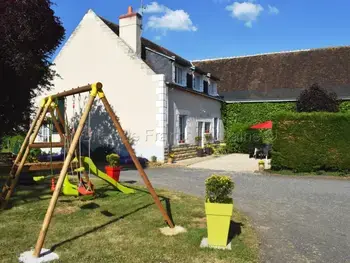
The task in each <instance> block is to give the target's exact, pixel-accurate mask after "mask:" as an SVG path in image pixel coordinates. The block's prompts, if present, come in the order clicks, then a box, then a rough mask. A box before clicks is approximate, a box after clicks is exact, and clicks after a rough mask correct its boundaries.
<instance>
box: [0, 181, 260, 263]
mask: <svg viewBox="0 0 350 263" xmlns="http://www.w3.org/2000/svg"><path fill="white" fill-rule="evenodd" d="M95 184H96V186H97V189H98V190H97V198H95V199H92V200H84V199H82V198H74V197H64V196H62V197H60V198H59V201H58V204H57V206H56V210H55V216H54V218H53V219H52V221H51V226H50V228H49V232H48V235H47V239H46V242H45V245H44V247H45V248H51V249H52V250H54V251H55V252H56V253H58V254H59V256H60V260H59V261H58V262H74V263H80V262H104V263H107V262H133V263H137V262H158V263H160V262H162V263H171V262H176V263H181V262H191V263H202V262H208V263H209V262H210V263H225V262H237V263H240V262H257V261H258V239H257V236H256V234H255V232H254V231H253V229H252V227H251V226H250V224H249V221H248V220H247V218H246V217H244V216H242V215H241V214H239V213H238V212H237V211H236V210H234V214H233V218H232V219H233V221H234V222H233V224H232V226H233V227H232V229H231V230H232V231H231V234H232V236H234V237H233V239H232V250H231V251H221V250H213V249H200V248H199V244H200V241H201V239H202V238H203V237H205V236H206V224H205V213H204V204H203V200H202V199H199V198H196V197H192V196H189V195H185V194H182V193H176V192H169V191H165V190H159V191H158V194H159V195H160V196H162V197H161V200H162V203H163V205H164V206H167V207H168V210H171V215H172V217H173V219H174V221H175V224H177V225H181V226H183V227H185V228H186V229H187V230H188V232H187V233H183V234H179V235H177V236H172V237H167V236H163V235H162V234H161V233H160V231H159V228H161V227H164V226H165V223H164V221H163V219H162V217H161V214H160V212H159V210H158V209H157V207H156V206H155V205H154V203H153V199H152V198H151V196H150V195H149V194H148V193H147V192H146V191H144V189H143V188H137V189H138V191H137V192H136V194H133V195H124V194H121V193H119V192H116V191H114V190H113V188H111V187H110V186H108V185H106V184H104V183H103V182H102V181H100V180H96V181H95ZM50 197H51V196H50V192H49V180H46V181H44V182H41V183H40V184H38V185H36V186H20V187H19V188H18V190H17V192H16V194H15V195H14V196H13V198H12V199H11V201H12V203H11V205H12V208H11V209H8V210H5V211H3V212H1V213H0V222H1V224H0V255H1V262H2V263H5V262H17V258H18V256H19V254H20V253H22V252H24V251H27V250H29V249H30V248H33V247H34V245H35V242H36V239H37V235H38V232H39V230H40V227H41V223H42V220H43V218H44V215H45V212H46V209H47V206H48V203H49V199H50ZM166 200H168V201H166ZM166 204H168V205H166Z"/></svg>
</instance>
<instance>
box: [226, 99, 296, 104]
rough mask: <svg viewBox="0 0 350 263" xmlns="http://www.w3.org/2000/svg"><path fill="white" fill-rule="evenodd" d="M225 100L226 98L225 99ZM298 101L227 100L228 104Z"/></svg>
mask: <svg viewBox="0 0 350 263" xmlns="http://www.w3.org/2000/svg"><path fill="white" fill-rule="evenodd" d="M224 100H225V98H224ZM296 101H297V100H296V99H278V100H271V99H269V100H225V102H226V103H257V102H260V103H261V102H296Z"/></svg>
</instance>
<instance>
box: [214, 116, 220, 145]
mask: <svg viewBox="0 0 350 263" xmlns="http://www.w3.org/2000/svg"><path fill="white" fill-rule="evenodd" d="M218 138H219V119H218V118H214V140H215V141H217V140H218Z"/></svg>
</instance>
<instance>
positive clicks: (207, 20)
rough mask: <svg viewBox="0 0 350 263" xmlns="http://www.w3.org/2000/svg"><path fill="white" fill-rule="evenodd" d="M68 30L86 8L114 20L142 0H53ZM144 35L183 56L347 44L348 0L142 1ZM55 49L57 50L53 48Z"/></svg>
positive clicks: (349, 40)
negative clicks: (143, 7)
mask: <svg viewBox="0 0 350 263" xmlns="http://www.w3.org/2000/svg"><path fill="white" fill-rule="evenodd" d="M54 2H55V3H56V5H55V6H53V9H54V10H55V13H56V15H57V16H59V17H60V18H61V20H62V22H63V25H64V27H65V28H66V38H68V37H69V35H70V34H71V33H72V31H73V30H74V28H75V27H76V26H77V25H78V23H79V22H80V20H81V19H82V17H83V16H84V14H85V13H86V12H87V10H88V9H90V8H91V9H93V10H94V11H95V12H96V13H97V14H98V15H100V16H103V17H105V18H107V19H109V20H111V21H113V22H115V23H118V17H119V16H120V15H121V14H124V13H126V11H127V7H128V6H129V5H132V6H133V7H134V8H136V9H137V8H139V7H140V6H141V0H100V1H98V0H73V1H72V0H71V1H67V0H54ZM143 5H144V6H146V8H145V9H144V16H143V24H144V31H143V36H144V37H146V38H149V39H150V40H152V41H154V42H156V43H158V44H160V45H162V46H164V47H166V48H168V49H170V50H172V51H173V52H175V53H177V54H178V55H181V56H183V57H185V58H187V59H205V58H216V57H227V56H239V55H249V54H258V53H266V52H277V51H286V50H296V49H307V48H319V47H328V46H341V45H350V16H349V10H350V1H349V0H335V1H329V0H318V1H316V0H283V1H281V0H254V1H253V0H251V1H249V0H246V1H234V0H192V1H189V0H176V1H173V0H172V1H171V0H159V1H148V0H143ZM56 53H57V52H56Z"/></svg>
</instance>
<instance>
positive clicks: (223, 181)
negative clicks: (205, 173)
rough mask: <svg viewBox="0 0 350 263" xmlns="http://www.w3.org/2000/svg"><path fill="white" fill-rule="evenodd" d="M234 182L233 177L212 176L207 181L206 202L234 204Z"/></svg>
mask: <svg viewBox="0 0 350 263" xmlns="http://www.w3.org/2000/svg"><path fill="white" fill-rule="evenodd" d="M234 186H235V184H234V182H233V181H232V179H231V177H229V176H223V175H215V174H213V175H211V176H210V177H209V178H207V179H206V180H205V187H206V201H207V202H209V203H224V204H229V203H232V198H231V195H232V190H233V189H234Z"/></svg>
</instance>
